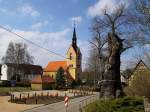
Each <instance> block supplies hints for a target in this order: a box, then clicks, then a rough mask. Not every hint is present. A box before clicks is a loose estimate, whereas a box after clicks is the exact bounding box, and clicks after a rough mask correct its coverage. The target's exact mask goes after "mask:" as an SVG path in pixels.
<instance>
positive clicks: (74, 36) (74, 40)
mask: <svg viewBox="0 0 150 112" xmlns="http://www.w3.org/2000/svg"><path fill="white" fill-rule="evenodd" d="M72 46H73V47H74V48H76V47H77V37H76V29H75V26H74V31H73V37H72Z"/></svg>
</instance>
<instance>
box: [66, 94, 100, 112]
mask: <svg viewBox="0 0 150 112" xmlns="http://www.w3.org/2000/svg"><path fill="white" fill-rule="evenodd" d="M98 99H99V95H92V96H89V97H88V98H85V99H83V100H81V101H79V102H74V104H72V105H71V106H70V107H69V109H68V112H84V107H85V106H86V105H88V104H90V103H92V102H94V101H96V100H98Z"/></svg>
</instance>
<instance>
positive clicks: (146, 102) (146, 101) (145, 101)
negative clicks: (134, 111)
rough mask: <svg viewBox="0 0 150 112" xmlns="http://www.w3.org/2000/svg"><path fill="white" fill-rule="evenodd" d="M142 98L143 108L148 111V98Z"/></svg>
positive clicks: (149, 110)
mask: <svg viewBox="0 0 150 112" xmlns="http://www.w3.org/2000/svg"><path fill="white" fill-rule="evenodd" d="M143 100H144V109H145V112H150V99H149V98H146V97H144V98H143Z"/></svg>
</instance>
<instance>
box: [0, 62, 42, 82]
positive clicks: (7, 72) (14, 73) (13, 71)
mask: <svg viewBox="0 0 150 112" xmlns="http://www.w3.org/2000/svg"><path fill="white" fill-rule="evenodd" d="M42 72H43V69H42V67H41V66H38V65H30V64H14V63H5V64H2V66H1V80H14V78H16V79H17V77H19V79H20V81H31V80H32V79H33V78H34V77H35V76H36V75H37V74H42Z"/></svg>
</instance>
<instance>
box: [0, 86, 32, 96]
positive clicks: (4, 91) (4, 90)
mask: <svg viewBox="0 0 150 112" xmlns="http://www.w3.org/2000/svg"><path fill="white" fill-rule="evenodd" d="M23 91H31V88H30V87H0V95H9V92H23Z"/></svg>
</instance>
